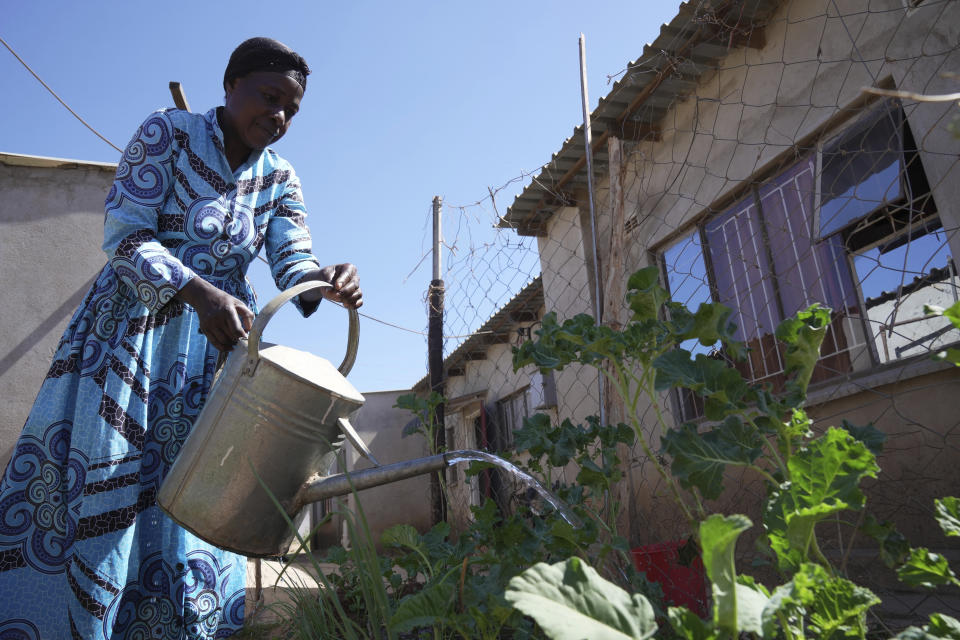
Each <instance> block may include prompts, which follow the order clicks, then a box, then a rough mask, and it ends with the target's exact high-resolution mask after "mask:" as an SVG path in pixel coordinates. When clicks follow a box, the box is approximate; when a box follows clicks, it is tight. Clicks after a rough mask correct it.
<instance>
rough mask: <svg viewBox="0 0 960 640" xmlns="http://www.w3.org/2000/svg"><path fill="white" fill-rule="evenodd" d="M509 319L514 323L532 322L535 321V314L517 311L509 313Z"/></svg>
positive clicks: (528, 311)
mask: <svg viewBox="0 0 960 640" xmlns="http://www.w3.org/2000/svg"><path fill="white" fill-rule="evenodd" d="M510 319H511V320H513V321H514V322H533V321H534V320H537V319H538V318H537V312H536V311H532V310H526V309H518V310H517V311H513V312H511V313H510Z"/></svg>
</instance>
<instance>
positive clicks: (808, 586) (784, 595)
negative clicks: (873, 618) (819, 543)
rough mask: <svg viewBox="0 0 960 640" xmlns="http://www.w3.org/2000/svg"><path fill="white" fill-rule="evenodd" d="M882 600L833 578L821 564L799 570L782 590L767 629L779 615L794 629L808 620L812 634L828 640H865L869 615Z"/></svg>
mask: <svg viewBox="0 0 960 640" xmlns="http://www.w3.org/2000/svg"><path fill="white" fill-rule="evenodd" d="M879 602H880V599H879V598H878V597H877V596H876V595H874V593H873V592H872V591H870V590H869V589H865V588H863V587H860V586H858V585H856V584H854V583H853V582H850V581H849V580H846V579H844V578H837V577H834V576H831V575H830V574H829V573H828V572H827V570H826V569H824V568H823V567H821V566H820V565H817V564H811V563H806V564H803V565H801V566H800V567H799V569H798V570H797V572H796V573H795V574H794V576H793V579H792V580H791V581H790V582H789V583H787V584H785V585H782V586H781V587H778V588H777V590H776V591H775V592H774V594H773V596H772V597H771V598H770V602H769V603H768V606H767V609H766V610H765V611H764V621H765V626H766V627H767V628H771V627H772V625H773V624H774V623H775V621H776V618H775V614H776V613H779V614H781V615H782V616H784V618H785V619H786V620H787V621H788V624H790V625H791V627H793V626H794V625H797V621H798V619H799V618H800V617H801V616H804V615H805V616H806V617H807V620H808V624H809V629H810V631H814V632H816V635H817V637H820V638H824V639H825V640H839V639H841V638H863V637H864V635H865V634H866V612H867V610H868V609H869V608H870V607H872V606H873V605H875V604H877V603H879Z"/></svg>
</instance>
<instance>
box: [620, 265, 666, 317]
mask: <svg viewBox="0 0 960 640" xmlns="http://www.w3.org/2000/svg"><path fill="white" fill-rule="evenodd" d="M659 280H660V270H659V269H658V268H657V267H645V268H643V269H640V270H639V271H636V272H634V273H633V274H632V275H631V276H630V279H629V280H628V281H627V291H628V293H627V302H628V303H629V305H630V309H631V310H632V311H633V314H634V316H633V317H634V320H639V321H643V320H652V319H655V318H656V317H657V316H658V315H659V314H660V307H661V306H662V305H663V303H664V302H666V301H667V299H668V297H669V296H667V291H666V290H665V289H664V288H663V287H661V286H660V282H659Z"/></svg>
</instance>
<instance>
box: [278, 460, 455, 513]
mask: <svg viewBox="0 0 960 640" xmlns="http://www.w3.org/2000/svg"><path fill="white" fill-rule="evenodd" d="M464 453H466V452H463V451H448V452H446V453H438V454H436V455H432V456H427V457H426V458H417V459H415V460H405V461H403V462H395V463H393V464H387V465H382V466H377V467H373V468H372V469H363V470H361V471H351V472H349V473H337V474H333V475H329V476H324V475H320V474H315V475H313V476H312V477H310V478H309V479H308V480H307V481H306V482H305V483H303V486H301V487H300V490H299V491H298V492H297V494H296V495H295V496H294V498H293V500H291V501H290V502H289V503H288V504H287V505H286V506H287V512H288V513H296V512H298V511H299V510H300V509H301V508H302V507H303V506H304V505H306V504H310V503H311V502H318V501H320V500H325V499H327V498H333V497H335V496H342V495H346V494H348V493H352V492H353V491H362V490H363V489H369V488H371V487H379V486H380V485H384V484H389V483H391V482H396V481H398V480H405V479H407V478H412V477H414V476H419V475H423V474H425V473H430V472H432V471H439V470H440V469H443V468H444V467H446V466H448V465H449V464H450V462H451V461H453V460H456V459H458V458H459V457H460V456H461V454H464Z"/></svg>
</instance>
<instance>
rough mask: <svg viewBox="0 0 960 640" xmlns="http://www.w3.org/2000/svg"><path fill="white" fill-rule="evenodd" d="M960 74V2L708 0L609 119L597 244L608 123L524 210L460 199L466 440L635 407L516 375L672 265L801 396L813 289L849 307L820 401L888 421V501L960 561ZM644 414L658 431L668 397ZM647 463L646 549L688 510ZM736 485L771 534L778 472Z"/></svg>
mask: <svg viewBox="0 0 960 640" xmlns="http://www.w3.org/2000/svg"><path fill="white" fill-rule="evenodd" d="M958 69H960V3H957V2H951V1H949V0H940V1H938V0H886V1H878V0H785V1H782V2H781V1H775V0H742V1H730V2H719V3H717V2H706V1H697V0H695V1H691V2H686V3H684V4H682V5H681V6H680V9H679V13H678V15H677V17H676V18H675V19H674V20H672V21H671V22H670V23H669V24H667V25H664V26H663V28H662V29H661V31H660V35H659V37H657V38H656V40H655V41H654V42H653V43H652V44H651V45H648V46H647V47H646V48H645V49H644V51H643V55H642V56H641V57H640V58H639V59H638V60H636V61H635V62H633V63H632V64H631V65H630V66H629V67H628V69H627V70H626V72H625V73H624V75H623V76H622V77H621V78H620V79H619V80H618V82H617V83H616V84H615V85H614V86H613V88H612V90H611V91H610V93H609V94H608V95H607V96H606V97H605V98H603V99H602V100H601V101H600V104H599V106H598V107H597V109H596V110H595V111H594V112H593V114H592V126H593V128H594V131H595V132H599V135H597V136H596V137H595V138H594V142H595V144H594V146H593V149H592V150H591V153H592V159H593V163H592V164H593V169H594V174H595V175H594V179H595V180H594V182H595V184H596V185H597V188H596V191H595V193H594V194H593V199H594V204H595V210H596V220H595V228H596V229H597V234H596V238H594V237H593V236H592V234H591V228H592V227H593V225H592V224H591V221H590V219H589V215H590V206H589V198H590V195H591V194H590V193H589V192H588V190H587V181H586V176H585V171H586V168H585V164H586V163H585V161H584V159H585V145H584V142H583V138H582V128H577V130H575V132H574V135H573V136H572V137H571V138H569V139H567V140H565V141H563V143H562V146H561V148H560V150H559V151H558V152H557V153H555V154H554V155H553V157H552V159H551V161H550V162H549V163H548V164H547V165H545V166H544V167H543V169H542V170H541V171H540V173H538V174H537V175H535V176H533V177H532V180H530V181H529V182H528V183H527V186H525V187H524V189H523V192H522V193H521V194H520V195H519V196H518V197H517V198H516V199H515V200H514V202H513V203H512V205H511V206H509V207H505V206H504V203H503V202H502V198H500V197H498V196H499V193H497V192H493V191H491V192H490V197H489V198H487V199H485V200H483V201H481V202H479V203H477V204H475V205H471V206H468V207H451V206H450V205H449V204H448V205H447V206H446V213H445V220H447V222H446V234H447V236H448V238H450V239H449V240H448V243H447V244H448V247H447V248H448V249H449V251H448V255H449V258H448V260H449V262H448V266H447V268H446V271H445V273H444V274H443V278H444V280H445V283H446V308H445V329H444V332H445V334H446V335H448V336H461V337H459V338H451V339H448V340H447V341H446V343H445V351H444V356H445V388H444V392H445V396H446V398H447V405H446V408H445V411H446V414H445V421H446V422H445V428H446V433H447V437H446V444H447V447H448V448H451V449H453V448H482V449H487V450H490V451H497V450H502V449H505V448H508V447H509V446H510V445H511V442H512V440H511V439H512V437H513V432H514V431H515V430H516V429H519V428H520V427H521V425H522V423H523V420H524V419H525V418H527V417H529V416H531V415H533V414H535V413H546V414H547V415H549V416H550V418H551V421H552V423H553V424H559V422H561V421H562V420H564V419H570V420H571V421H573V422H574V423H582V422H584V421H585V420H586V419H587V417H588V416H592V415H600V414H603V413H605V414H606V418H607V420H608V421H609V422H616V421H617V420H622V419H623V416H622V415H620V414H619V413H618V412H621V413H622V411H623V407H622V406H619V405H618V404H617V403H616V402H615V401H612V400H611V396H612V395H613V394H612V393H611V392H610V390H609V389H607V390H606V393H604V389H603V386H604V385H603V384H601V380H600V378H599V377H598V375H597V372H596V370H595V369H593V368H590V367H585V366H576V365H574V366H570V367H567V368H565V369H563V370H562V371H560V372H556V373H554V374H546V373H540V372H538V371H536V370H534V369H532V368H529V367H528V368H524V369H520V370H519V371H514V368H513V366H512V361H511V352H512V348H513V347H515V346H517V345H519V344H520V343H521V342H522V341H523V340H525V339H528V338H530V337H531V335H533V334H535V332H536V330H537V328H538V327H539V326H540V323H541V322H542V319H543V317H544V315H545V314H546V313H550V312H553V313H556V314H557V316H558V317H559V318H560V319H561V320H563V319H566V318H572V317H574V316H575V315H576V314H580V313H586V314H589V315H591V316H595V315H596V311H595V309H596V308H597V307H599V308H600V309H602V314H601V317H600V318H599V320H600V322H602V323H603V324H606V325H608V326H613V327H622V326H624V325H625V324H626V323H627V322H628V321H629V313H630V311H629V309H627V308H626V307H625V305H624V302H623V300H624V294H625V292H626V288H627V278H628V277H629V275H630V274H631V273H633V272H634V271H635V270H637V269H639V268H641V267H644V266H649V265H656V266H658V267H659V269H660V272H661V280H662V282H663V283H664V285H665V286H666V287H667V288H668V289H669V291H670V293H671V296H672V297H673V299H674V300H676V301H679V302H682V303H684V304H686V305H687V306H688V307H691V308H696V307H697V306H698V305H699V304H700V303H703V302H719V303H722V304H724V305H726V306H727V307H729V308H730V309H731V310H732V316H731V320H732V321H733V322H734V323H735V324H736V326H737V330H736V331H737V335H736V337H737V339H739V340H741V341H742V342H743V343H745V344H746V346H747V349H748V351H747V357H746V358H745V359H744V360H742V361H737V360H734V359H732V358H730V356H729V354H727V353H725V352H724V350H723V349H722V348H721V347H720V346H719V345H712V346H711V345H701V344H690V345H685V346H687V347H688V348H689V349H691V351H693V352H694V353H697V352H701V353H704V354H708V355H710V356H711V357H713V358H721V359H727V360H729V361H730V365H731V366H733V367H736V368H737V370H738V371H739V372H740V373H741V374H742V375H743V376H744V377H745V378H746V379H748V380H750V381H752V382H754V383H759V384H765V385H768V386H769V387H770V388H772V389H773V390H775V391H779V390H782V389H783V387H784V382H785V379H784V352H783V349H782V346H781V345H780V344H778V341H777V339H776V338H775V336H774V330H775V328H776V326H777V324H778V323H779V322H781V321H782V320H783V319H784V318H787V317H789V316H791V315H792V314H794V313H795V312H797V311H798V310H801V309H804V308H806V307H807V306H809V305H811V304H813V303H820V304H821V305H824V306H827V307H829V308H831V309H832V316H831V323H830V326H829V328H828V331H827V336H826V338H825V340H824V343H823V347H822V350H821V357H820V360H819V362H818V364H817V367H816V370H815V371H814V373H813V378H812V382H811V387H810V393H809V397H808V407H807V408H808V412H809V413H810V415H811V417H813V418H814V420H815V424H816V427H817V428H823V427H825V426H827V425H834V424H839V423H841V422H842V421H843V420H847V421H849V422H850V423H854V424H867V423H871V424H873V425H874V426H875V427H876V428H877V429H879V430H880V431H882V432H883V433H884V434H885V435H886V437H887V440H886V445H885V448H884V452H883V453H882V454H881V456H880V459H879V462H880V465H881V468H882V473H881V474H880V477H879V478H878V479H877V480H875V481H871V484H870V486H869V487H868V494H869V501H870V504H871V508H872V510H873V512H874V513H876V515H877V517H878V518H880V519H882V520H890V521H892V522H894V523H895V524H896V525H897V527H898V528H899V529H900V531H901V532H903V533H904V534H905V535H906V536H907V538H908V539H910V540H911V542H913V543H914V544H924V545H927V546H929V547H930V548H932V549H936V550H938V551H940V552H943V553H945V554H946V555H947V557H949V558H952V559H957V557H958V555H960V554H958V548H957V545H956V543H950V542H949V541H948V539H946V538H944V537H943V536H942V535H941V534H940V532H939V530H938V529H937V527H936V526H935V524H934V521H933V518H932V511H933V499H934V498H935V497H938V496H945V495H952V494H956V492H957V487H958V486H960V471H958V465H957V460H958V458H957V454H958V447H960V413H958V411H957V407H958V406H960V404H958V402H957V400H956V398H957V397H958V393H960V375H958V370H957V369H956V368H954V367H952V366H951V365H949V364H947V363H943V362H937V361H935V360H934V359H933V358H932V357H931V356H932V355H933V354H935V353H937V352H938V351H941V350H942V349H943V348H945V347H946V346H947V345H950V344H953V343H956V342H957V341H958V340H960V332H958V331H957V330H956V329H954V328H953V327H952V325H951V324H950V323H949V322H948V321H947V320H946V319H945V318H943V317H931V316H929V315H927V314H926V313H925V312H924V307H925V305H937V306H941V307H949V306H951V305H952V304H954V303H956V302H957V300H958V298H960V278H958V274H957V261H956V259H955V256H956V255H958V252H960V234H958V233H957V228H958V221H960V204H958V203H960V159H958V157H960V156H958V154H960V126H958V122H960V119H958V118H960V116H958V114H960V108H958V104H957V100H958V96H957V95H956V94H955V92H956V91H957V87H958V86H960V82H958V76H957V75H956V73H955V72H956V71H957V70H958ZM945 94H947V95H945ZM949 94H953V95H952V96H951V95H949ZM937 96H941V97H940V98H938V97H937ZM450 221H455V222H453V224H451V222H450ZM594 257H596V258H597V260H596V262H597V263H598V264H599V268H598V269H595V268H594V266H593V265H594V260H593V259H594ZM596 283H599V287H596V286H595V284H596ZM597 290H599V292H600V296H601V300H599V301H598V300H596V294H595V291H597ZM462 336H468V337H466V338H463V337H462ZM419 388H420V389H421V390H422V389H423V382H422V381H421V383H420V386H419ZM660 400H661V403H660V405H661V409H662V411H663V412H664V415H665V420H666V423H667V425H668V426H674V425H679V424H681V423H683V422H693V423H695V424H699V425H704V424H706V422H708V421H707V420H706V418H705V416H704V407H703V403H702V401H701V400H700V399H699V398H698V397H696V396H695V395H693V394H664V395H663V396H662V397H661V398H660ZM640 412H641V415H640V421H641V423H642V424H643V425H646V426H648V427H649V429H650V434H649V435H650V437H651V439H652V441H653V443H654V444H655V445H657V444H658V442H659V436H660V433H659V431H658V430H659V429H660V427H659V426H658V420H657V419H656V418H655V416H654V412H655V408H654V407H652V406H642V407H641V409H640ZM626 453H627V455H626V456H625V457H626V460H627V462H626V465H625V466H626V467H627V469H626V471H627V473H626V475H625V478H624V480H623V481H622V482H621V483H620V485H621V486H620V487H619V488H618V490H617V492H616V497H617V498H618V499H619V500H620V501H621V504H622V505H623V516H622V518H621V520H620V521H619V522H618V525H619V528H620V529H621V533H622V534H623V535H624V536H625V537H627V538H628V540H629V542H630V544H631V546H633V547H636V548H637V549H640V550H643V549H647V550H649V549H652V548H654V547H655V546H656V545H660V544H663V543H668V542H671V541H676V540H677V539H678V538H680V537H682V536H683V535H684V533H683V532H684V530H685V524H684V521H683V518H682V517H681V514H680V513H679V512H678V511H677V510H676V509H675V508H674V507H672V506H671V501H670V500H669V499H667V497H666V495H665V493H666V489H665V487H664V486H663V483H662V482H661V480H660V478H659V476H658V475H657V474H656V473H654V472H653V469H652V468H651V461H650V460H649V456H645V455H643V453H642V452H640V451H630V452H626ZM458 474H459V475H458ZM570 474H571V472H570V470H557V474H556V475H555V476H553V480H555V481H556V482H572V481H573V480H574V478H573V477H571V475H570ZM448 479H449V483H450V493H449V495H450V497H451V503H452V504H451V505H450V508H449V514H450V519H451V520H452V521H453V522H454V524H456V523H457V522H458V521H459V522H460V524H461V525H462V524H463V523H464V522H465V521H466V519H467V518H469V506H470V505H476V504H479V503H480V502H481V501H482V500H483V499H485V498H494V499H497V500H498V501H499V502H500V504H501V508H502V509H505V510H510V509H513V508H515V505H516V504H517V503H519V502H522V501H524V500H526V499H527V498H528V496H526V495H525V494H524V492H523V491H520V490H518V489H516V487H513V486H512V485H511V484H510V483H509V482H508V481H507V480H505V479H502V478H500V479H498V478H497V477H496V475H495V474H492V473H485V474H481V476H478V477H476V478H472V479H468V478H466V477H464V476H463V474H462V471H453V470H452V471H451V473H450V475H449V478H448ZM725 483H726V487H727V491H726V492H725V493H724V494H723V496H722V497H721V499H720V500H718V501H716V503H715V504H713V505H712V508H715V509H717V510H719V511H723V512H740V513H746V514H748V515H750V516H751V517H753V519H754V521H755V522H759V521H760V517H759V512H760V509H761V508H762V503H763V500H764V499H765V497H764V496H765V490H764V487H763V482H762V479H761V478H760V477H759V476H756V475H755V474H753V473H751V472H749V471H744V472H742V473H738V474H732V475H729V477H727V478H726V479H725ZM757 528H758V527H755V529H757ZM755 533H759V532H755ZM827 540H828V546H827V547H826V548H824V549H823V551H824V553H825V554H826V555H827V556H828V557H830V558H832V559H835V560H838V561H842V562H843V564H844V566H845V567H847V568H848V571H849V572H850V573H851V575H854V576H856V577H857V578H858V579H860V580H861V581H862V582H864V583H866V584H869V585H871V587H873V588H874V589H875V590H886V592H887V593H888V595H889V596H890V597H888V598H887V599H886V600H885V605H884V607H885V616H886V618H885V621H886V623H887V624H890V625H891V626H896V625H897V624H899V623H900V622H903V621H906V620H915V619H916V618H917V617H918V616H920V615H922V614H924V613H925V612H929V611H936V610H951V611H957V610H958V599H957V598H956V597H955V594H953V595H949V594H948V595H947V596H944V595H942V594H941V595H929V594H926V593H920V592H918V591H912V590H908V589H904V588H903V587H899V586H896V585H895V580H894V579H893V576H892V574H890V573H889V572H887V570H886V569H884V568H883V567H882V566H881V565H880V564H879V563H878V562H877V561H876V558H877V551H876V549H875V548H872V547H871V546H870V544H869V543H868V542H867V541H866V540H862V539H860V540H857V539H853V540H851V539H849V537H846V538H845V537H844V534H842V533H841V532H840V528H839V527H838V528H837V533H836V534H835V535H832V536H831V535H829V533H828V534H827ZM743 546H744V547H747V546H749V545H743ZM744 553H745V554H746V555H748V556H749V555H751V552H750V550H749V549H747V550H746V551H744ZM761 573H762V572H761Z"/></svg>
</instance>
